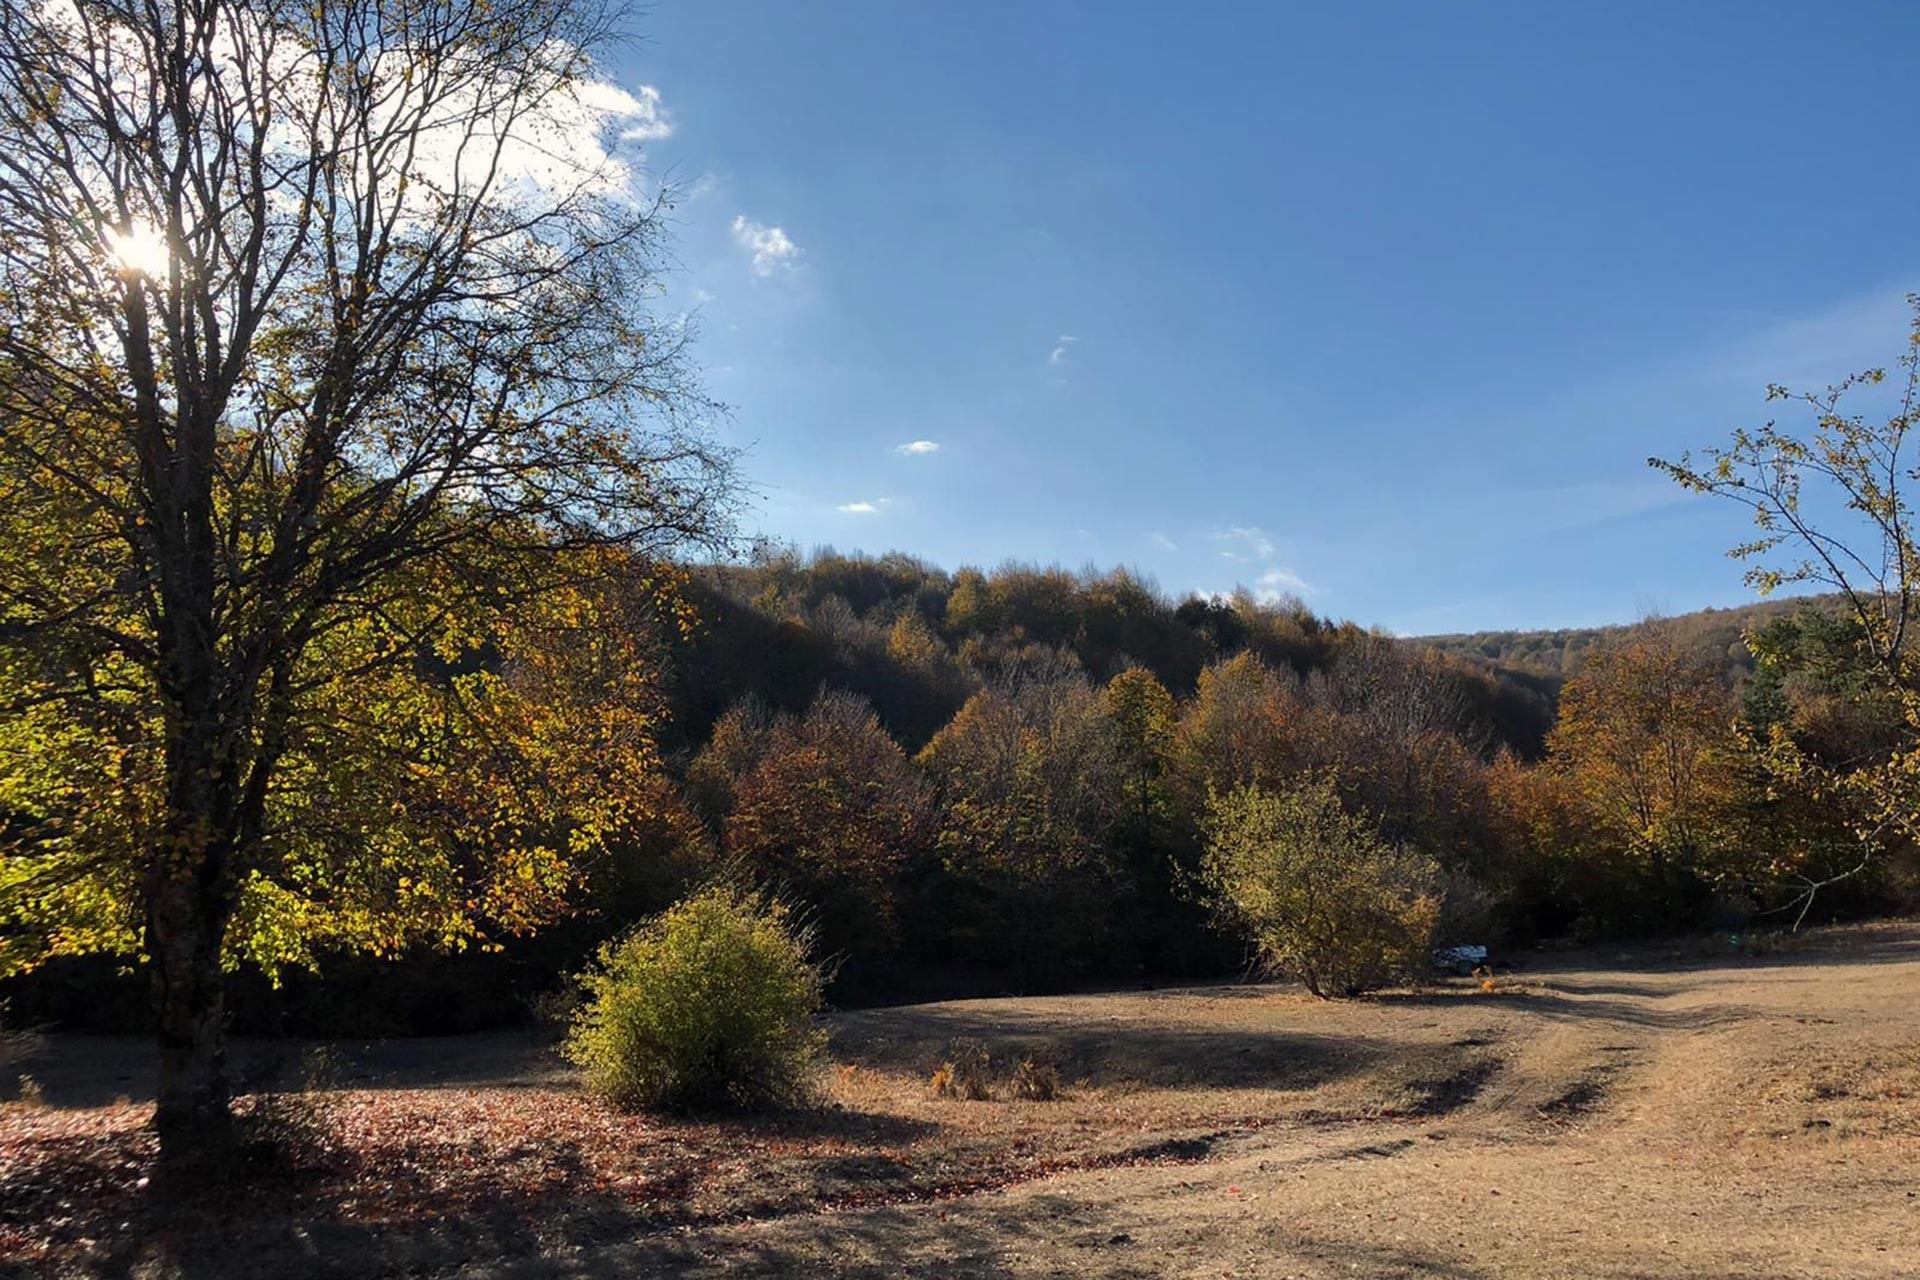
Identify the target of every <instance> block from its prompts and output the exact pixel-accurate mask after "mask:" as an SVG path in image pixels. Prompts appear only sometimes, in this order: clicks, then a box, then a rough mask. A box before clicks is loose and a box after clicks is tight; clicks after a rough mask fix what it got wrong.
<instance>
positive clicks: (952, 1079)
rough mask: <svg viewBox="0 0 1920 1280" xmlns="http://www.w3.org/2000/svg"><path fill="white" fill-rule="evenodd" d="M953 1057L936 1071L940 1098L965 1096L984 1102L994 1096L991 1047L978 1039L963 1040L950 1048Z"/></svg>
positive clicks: (954, 1043) (933, 1081)
mask: <svg viewBox="0 0 1920 1280" xmlns="http://www.w3.org/2000/svg"><path fill="white" fill-rule="evenodd" d="M948 1052H949V1054H950V1056H949V1057H948V1059H947V1061H945V1062H943V1063H941V1064H940V1069H939V1070H938V1071H935V1072H934V1073H933V1080H932V1085H933V1094H934V1096H935V1097H936V1098H963V1099H965V1100H967V1101H968V1102H984V1101H986V1100H987V1099H989V1098H991V1097H992V1096H993V1084H992V1080H991V1078H990V1076H989V1074H988V1073H989V1070H990V1068H991V1067H992V1065H993V1059H992V1058H991V1057H990V1056H989V1055H988V1053H987V1047H986V1046H985V1045H983V1044H981V1043H980V1042H979V1041H978V1040H972V1039H964V1038H963V1039H959V1040H955V1041H954V1042H953V1045H952V1047H951V1048H950V1049H949V1050H948Z"/></svg>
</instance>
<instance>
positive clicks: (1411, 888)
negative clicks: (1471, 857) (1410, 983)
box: [1201, 774, 1440, 998]
mask: <svg viewBox="0 0 1920 1280" xmlns="http://www.w3.org/2000/svg"><path fill="white" fill-rule="evenodd" d="M1208 833H1209V837H1210V839H1209V846H1208V849H1207V852H1206V856H1205V859H1204V861H1203V862H1202V865H1201V878H1202V881H1203V884H1204V886H1205V888H1206V890H1207V891H1208V896H1209V898H1210V899H1211V901H1212V903H1213V905H1214V907H1215V909H1216V911H1218V912H1219V913H1220V914H1221V915H1222V916H1223V917H1225V918H1226V919H1228V920H1229V921H1231V922H1234V923H1237V924H1238V925H1240V926H1241V927H1243V928H1244V929H1245V930H1246V931H1247V932H1248V933H1249V934H1251V935H1252V938H1253V941H1254V944H1255V945H1256V946H1257V947H1258V948H1259V949H1260V954H1261V957H1262V959H1263V960H1264V961H1265V962H1266V963H1267V964H1268V965H1269V966H1270V967H1271V968H1272V969H1274V970H1276V971H1278V972H1280V973H1284V974H1286V975H1288V976H1290V977H1294V978H1298V979H1299V980H1300V981H1301V982H1303V983H1305V984H1306V987H1307V990H1309V991H1311V992H1312V993H1313V994H1314V995H1316V996H1320V997H1323V998H1325V997H1330V996H1342V995H1358V994H1359V993H1360V992H1362V991H1368V990H1371V989H1373V988H1375V987H1381V986H1385V985H1386V984H1388V983H1390V982H1394V981H1397V980H1403V979H1406V978H1410V977H1413V976H1416V975H1417V974H1419V973H1420V972H1421V971H1422V970H1423V969H1424V968H1425V966H1426V964H1427V962H1428V957H1429V955H1430V954H1431V948H1432V943H1433V931H1434V924H1435V921H1436V919H1437V918H1438V915H1439V906H1440V903H1439V893H1438V882H1439V868H1438V867H1436V866H1435V865H1434V863H1433V861H1432V860H1431V859H1429V858H1427V857H1425V856H1424V855H1422V854H1419V853H1417V852H1414V851H1411V850H1400V849H1395V848H1394V847H1392V846H1391V845H1388V844H1387V843H1385V842H1384V841H1382V840H1381V839H1380V837H1379V835H1378V834H1377V833H1376V832H1375V831H1374V829H1373V827H1372V826H1371V824H1369V823H1368V822H1367V821H1366V820H1365V819H1364V818H1361V817H1359V816H1357V815H1355V814H1351V813H1348V812H1347V811H1346V809H1345V807H1344V806H1342V804H1341V802H1340V795H1339V792H1338V791H1337V790H1336V789H1335V787H1334V781H1333V778H1332V777H1331V776H1329V775H1325V774H1319V775H1310V776H1308V777H1304V778H1300V779H1296V780H1295V781H1293V782H1292V783H1290V784H1287V785H1285V786H1283V787H1282V788H1280V789H1278V790H1265V789H1262V788H1259V787H1254V786H1242V787H1238V788H1236V789H1235V790H1233V791H1231V792H1229V793H1227V794H1226V795H1224V796H1221V795H1216V796H1214V797H1212V798H1211V799H1210V801H1209V804H1208Z"/></svg>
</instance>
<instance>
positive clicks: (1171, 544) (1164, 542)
mask: <svg viewBox="0 0 1920 1280" xmlns="http://www.w3.org/2000/svg"><path fill="white" fill-rule="evenodd" d="M1147 541H1148V542H1151V543H1152V544H1153V545H1154V546H1156V547H1158V548H1160V549H1161V550H1162V551H1178V550H1179V549H1180V544H1179V543H1177V542H1175V541H1174V540H1173V539H1172V538H1169V537H1168V536H1167V535H1166V534H1164V533H1162V532H1160V531H1159V530H1158V529H1155V530H1154V531H1153V532H1152V533H1150V534H1148V535H1147Z"/></svg>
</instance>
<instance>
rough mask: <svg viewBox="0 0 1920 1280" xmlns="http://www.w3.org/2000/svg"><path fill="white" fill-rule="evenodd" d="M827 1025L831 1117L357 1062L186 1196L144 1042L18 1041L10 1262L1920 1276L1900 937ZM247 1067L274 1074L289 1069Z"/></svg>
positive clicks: (964, 1009) (703, 1271) (1839, 938)
mask: <svg viewBox="0 0 1920 1280" xmlns="http://www.w3.org/2000/svg"><path fill="white" fill-rule="evenodd" d="M833 1031H834V1057H835V1059H836V1061H837V1062H838V1063H840V1064H842V1065H841V1066H840V1067H839V1068H838V1069H837V1070H836V1071H835V1072H834V1073H833V1077H832V1079H831V1081H830V1082H829V1085H828V1089H829V1093H830V1095H831V1097H832V1105H831V1106H829V1107H825V1108H823V1109H821V1110H819V1111H816V1112H810V1113H804V1114H798V1115H789V1116H776V1117H762V1118H758V1119H751V1120H727V1121H720V1120H704V1121H695V1120H686V1121H679V1120H667V1119H659V1118H636V1117H623V1116H616V1115H612V1114H610V1113H607V1112H606V1111H604V1110H603V1109H601V1108H599V1107H598V1106H596V1105H595V1104H593V1103H591V1102H590V1101H588V1100H586V1099H584V1098H582V1097H581V1096H580V1095H579V1094H578V1092H577V1091H576V1090H575V1089H574V1088H573V1086H572V1083H571V1080H570V1078H569V1077H568V1076H567V1075H566V1073H565V1072H564V1071H562V1070H561V1069H560V1068H559V1067H558V1066H557V1065H556V1064H555V1062H554V1060H553V1059H552V1057H551V1055H550V1054H549V1053H548V1052H546V1051H545V1050H544V1049H542V1048H541V1047H539V1046H537V1045H535V1044H534V1043H532V1042H531V1041H529V1040H528V1039H526V1038H525V1037H514V1036H491V1037H465V1038H461V1039H458V1040H451V1041H412V1042H394V1043H390V1044H385V1045H373V1046H360V1047H357V1048H356V1047H351V1046H340V1047H336V1049H335V1051H334V1053H333V1058H334V1061H333V1063H332V1066H331V1068H330V1070H329V1074H330V1075H331V1077H332V1082H333V1083H332V1084H331V1086H330V1087H329V1088H327V1089H326V1090H324V1091H322V1092H320V1093H318V1094H317V1095H313V1096H310V1097H307V1098H305V1099H302V1100H301V1101H300V1104H299V1106H298V1107H294V1108H291V1109H290V1110H291V1112H292V1113H293V1114H294V1116H295V1119H294V1120H293V1121H292V1122H291V1123H293V1124H294V1125H295V1127H296V1128H298V1127H299V1126H301V1125H306V1126H310V1128H311V1131H312V1133H314V1134H315V1135H318V1136H316V1137H315V1138H314V1139H313V1150H312V1151H311V1152H309V1153H308V1155H307V1157H306V1158H305V1159H303V1160H300V1161H296V1162H294V1165H293V1167H290V1168H289V1167H281V1166H279V1165H274V1166H272V1167H269V1168H264V1169H263V1170H262V1171H261V1173H260V1174H259V1175H258V1176H257V1177H254V1178H251V1179H249V1180H248V1181H247V1182H246V1183H245V1184H244V1185H243V1186H238V1187H236V1188H235V1190H234V1195H233V1196H232V1197H231V1198H224V1199H223V1198H221V1197H213V1198H212V1200H213V1202H211V1203H209V1202H206V1201H203V1202H201V1203H196V1204H189V1205H182V1204H179V1203H174V1202H161V1201H159V1200H157V1199H156V1198H154V1197H152V1196H151V1195H150V1194H149V1192H148V1191H147V1189H145V1188H144V1187H142V1186H141V1185H140V1182H139V1180H140V1178H141V1176H142V1175H143V1173H144V1170H145V1161H146V1160H147V1159H148V1158H150V1140H149V1139H147V1137H146V1136H145V1134H144V1131H143V1130H142V1129H141V1128H140V1125H141V1123H142V1121H143V1120H144V1118H145V1116H146V1114H147V1111H148V1109H149V1108H148V1106H147V1104H146V1103H145V1102H144V1101H143V1100H142V1097H141V1092H140V1089H141V1086H142V1085H143V1083H144V1081H145V1080H146V1079H147V1078H148V1077H147V1064H146V1063H145V1062H144V1061H143V1060H142V1054H141V1053H140V1051H139V1050H138V1049H137V1047H133V1046H130V1045H129V1044H128V1043H126V1042H123V1041H112V1040H100V1039H80V1038H73V1039H65V1038H61V1039H53V1040H47V1041H43V1042H40V1043H37V1044H34V1043H28V1044H24V1045H17V1046H16V1047H15V1058H14V1062H13V1065H12V1067H11V1071H12V1073H13V1075H14V1076H15V1081H14V1091H15V1092H19V1091H20V1087H21V1086H20V1083H19V1081H18V1078H17V1077H18V1076H19V1075H21V1074H23V1073H24V1074H25V1075H27V1076H30V1077H32V1079H33V1080H35V1081H37V1082H38V1083H39V1086H40V1087H39V1096H38V1098H37V1100H36V1099H31V1098H30V1099H29V1100H27V1101H19V1102H13V1103H7V1104H4V1105H0V1258H10V1259H11V1260H12V1261H13V1262H14V1263H15V1264H16V1265H17V1266H18V1267H19V1268H21V1269H22V1270H25V1271H31V1272H35V1273H60V1272H70V1273H74V1274H109V1275H170V1274H196V1275H197V1274H232V1275H243V1274H257V1273H262V1272H265V1271H268V1270H269V1269H271V1271H273V1272H274V1273H277V1274H278V1275H280V1276H285V1277H292V1276H297V1275H307V1274H313V1275H328V1274H331V1275H355V1276H360V1275H376V1274H422V1275H453V1276H462V1277H483V1276H486V1277H492V1276H515V1277H519V1276H525V1277H548V1276H552V1277H571V1276H599V1275H608V1276H611V1275H642V1276H645V1275H689V1276H702V1277H705V1276H722V1275H727V1276H732V1275H753V1276H787V1275H794V1276H812V1275H855V1276H874V1277H879V1276H893V1275H903V1274H912V1275H927V1276H951V1277H961V1276H966V1277H975V1276H978V1277H1000V1276H1056V1275H1094V1276H1111V1277H1122V1276H1162V1275H1167V1276H1262V1277H1282V1276H1300V1277H1331V1276H1341V1277H1352V1276H1373V1277H1384V1276H1396V1277H1397V1276H1432V1277H1461V1278H1475V1277H1543V1278H1544V1277H1566V1276H1608V1277H1655V1276H1660V1277H1665V1276H1699V1277H1707V1276H1714V1277H1719V1276H1756V1277H1757V1276H1768V1277H1771V1276H1809V1277H1813V1276H1833V1277H1867V1276H1887V1277H1894V1276H1913V1275H1920V1230H1917V1229H1920V1198H1916V1197H1917V1196H1920V1171H1917V1166H1916V1157H1917V1156H1920V927H1916V926H1914V925H1912V924H1902V925H1886V926H1876V927H1872V928H1865V929H1855V930H1845V931H1836V932H1834V933H1830V934H1825V935H1820V936H1817V937H1815V938H1812V939H1810V940H1808V941H1807V942H1806V943H1804V944H1801V945H1800V946H1799V947H1797V948H1796V949H1795V950H1793V951H1792V952H1791V953H1788V954H1779V955H1773V956H1768V957H1762V958H1751V957H1745V958H1743V957H1731V956H1728V957H1722V956H1716V955H1711V954H1702V953H1700V952H1699V951H1698V950H1696V951H1695V952H1694V953H1693V954H1685V953H1682V952H1680V951H1669V952H1666V953H1649V952H1644V951H1642V952H1634V953H1628V954H1621V955H1585V956H1580V957H1568V958H1565V959H1562V960H1559V961H1557V962H1553V963H1548V962H1546V961H1544V960H1539V959H1536V960H1535V961H1534V962H1533V963H1532V964H1530V965H1529V966H1528V967H1527V968H1526V969H1525V971H1523V972H1522V973H1520V974H1518V975H1515V976H1513V977H1510V978H1509V977H1503V978H1501V979H1499V980H1497V981H1496V983H1495V984H1494V989H1493V990H1491V991H1487V990H1482V989H1481V987H1480V984H1478V983H1474V982H1460V983H1451V984H1448V985H1446V986H1444V987H1441V988H1438V989H1434V990H1428V991H1422V992H1407V993H1392V994H1388V995H1385V996H1381V997H1379V998H1375V999H1370V1000H1365V1001H1353V1002H1345V1003H1339V1004H1323V1003H1320V1002H1316V1001H1312V1000H1308V999H1306V998H1304V997H1300V996H1296V995H1294V994H1291V993H1289V992H1286V991H1282V990H1276V989H1274V988H1265V987H1212V988H1195V989H1188V990H1179V991H1159V992H1140V993H1127V994H1109V995H1096V996H1073V997H1046V998H1034V999H1021V1000H985V1001H957V1002H951V1003H945V1004H938V1005H921V1006H915V1007H910V1008H902V1009H888V1010H871V1011H864V1012H860V1013H848V1014H843V1015H839V1016H838V1017H836V1018H835V1020H834V1026H833ZM955 1037H970V1038H975V1039H978V1040H980V1041H982V1042H984V1043H985V1044H986V1045H987V1047H988V1048H989V1049H990V1050H991V1051H992V1052H993V1054H994V1056H995V1063H996V1075H997V1077H998V1083H997V1085H996V1092H997V1097H996V1098H995V1099H994V1100H992V1101H986V1102H962V1101H955V1100H949V1099H939V1098H934V1097H932V1096H930V1094H929V1092H928V1090H927V1088H926V1080H927V1077H928V1074H929V1073H930V1071H931V1070H932V1068H933V1067H934V1066H935V1065H936V1064H937V1063H938V1062H939V1060H940V1059H941V1057H942V1056H944V1054H945V1051H946V1048H947V1046H948V1045H949V1044H950V1042H951V1041H952V1040H953V1039H954V1038H955ZM1029 1054H1034V1055H1040V1056H1044V1057H1050V1058H1052V1059H1054V1060H1057V1061H1058V1062H1059V1063H1060V1064H1061V1065H1062V1067H1063V1074H1064V1076H1065V1078H1066V1082H1067V1089H1066V1093H1065V1096H1064V1097H1063V1098H1062V1099H1061V1100H1059V1101H1054V1102H1028V1101H1017V1100H1013V1099H1012V1098H1011V1097H1010V1096H1009V1089H1008V1086H1007V1083H1006V1076H1007V1074H1009V1073H1010V1071H1011V1068H1012V1066H1013V1065H1014V1064H1015V1063H1016V1062H1017V1061H1018V1060H1019V1059H1020V1058H1021V1057H1022V1056H1026V1055H1029ZM246 1056H247V1057H248V1058H249V1059H250V1060H251V1061H252V1063H253V1066H254V1073H255V1074H256V1075H257V1076H259V1077H260V1078H262V1079H265V1078H267V1077H268V1076H269V1075H270V1074H271V1072H270V1070H269V1068H270V1067H271V1066H272V1062H273V1059H274V1058H275V1057H278V1058H280V1059H282V1060H288V1061H290V1060H293V1059H297V1057H298V1056H299V1055H297V1054H291V1053H289V1052H287V1050H286V1047H284V1046H249V1047H247V1053H246ZM285 1072H286V1066H285V1063H284V1062H283V1068H282V1074H283V1075H284V1074H285ZM3 1075H4V1073H0V1077H3ZM27 1092H28V1094H29V1095H31V1094H32V1093H33V1092H34V1090H33V1089H32V1088H31V1087H29V1088H28V1089H27ZM118 1095H126V1096H125V1098H124V1100H121V1099H119V1098H118ZM300 1131H301V1132H306V1130H304V1129H303V1130H300ZM243 1201H244V1204H245V1210H244V1212H240V1211H236V1207H237V1206H238V1205H240V1204H241V1203H242V1202H243Z"/></svg>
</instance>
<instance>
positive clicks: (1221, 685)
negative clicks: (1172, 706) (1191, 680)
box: [1173, 653, 1302, 817]
mask: <svg viewBox="0 0 1920 1280" xmlns="http://www.w3.org/2000/svg"><path fill="white" fill-rule="evenodd" d="M1298 685H1299V681H1298V680H1297V679H1295V678H1293V676H1292V673H1291V672H1285V673H1282V672H1276V671H1275V670H1274V669H1273V668H1272V667H1269V666H1268V665H1267V664H1266V663H1265V662H1263V661H1261V660H1260V659H1259V658H1258V657H1257V656H1255V655H1254V654H1251V653H1241V654H1237V655H1235V656H1234V657H1232V658H1228V659H1224V660H1222V661H1220V662H1216V663H1214V664H1213V665H1211V666H1209V667H1208V668H1207V669H1206V670H1204V671H1202V672H1201V673H1200V681H1199V686H1198V688H1197V689H1196V690H1195V692H1194V696H1193V697H1192V698H1191V699H1189V700H1188V702H1187V703H1186V705H1185V706H1184V707H1183V708H1182V709H1181V712H1180V719H1179V723H1178V724H1177V726H1176V727H1175V731H1174V744H1173V752H1174V760H1175V764H1176V768H1177V770H1178V774H1179V782H1180V786H1181V790H1182V798H1183V801H1184V804H1185V806H1186V808H1187V810H1188V811H1189V813H1190V815H1193V816H1195V817H1197V815H1198V814H1199V813H1200V812H1201V810H1203V809H1204V807H1205V804H1206V797H1207V793H1208V791H1209V790H1210V789H1211V790H1219V791H1225V790H1228V789H1230V788H1233V787H1236V786H1240V785H1242V784H1246V783H1271V782H1277V781H1278V780H1279V779H1281V778H1283V777H1285V776H1287V775H1289V774H1291V773H1293V772H1295V771H1296V770H1297V769H1298V768H1299V767H1300V754H1299V733H1298V720H1299V717H1300V712H1301V710H1302V705H1301V702H1300V699H1299V690H1298Z"/></svg>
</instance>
